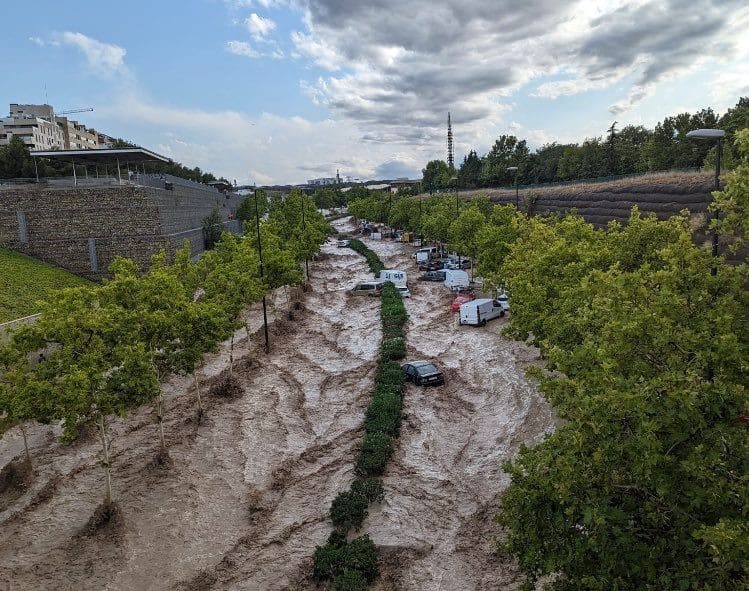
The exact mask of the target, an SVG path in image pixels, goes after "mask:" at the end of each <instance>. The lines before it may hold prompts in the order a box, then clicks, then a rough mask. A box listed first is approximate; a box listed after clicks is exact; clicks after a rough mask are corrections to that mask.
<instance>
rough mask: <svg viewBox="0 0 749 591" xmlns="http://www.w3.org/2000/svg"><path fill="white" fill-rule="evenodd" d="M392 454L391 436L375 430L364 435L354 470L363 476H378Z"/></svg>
mask: <svg viewBox="0 0 749 591" xmlns="http://www.w3.org/2000/svg"><path fill="white" fill-rule="evenodd" d="M392 454H393V438H392V437H390V435H388V434H387V433H383V432H381V431H375V432H374V433H367V434H366V435H365V436H364V443H363V444H362V446H361V449H360V450H359V457H358V458H356V471H357V472H358V473H359V474H361V475H363V476H380V475H381V474H382V473H383V472H384V471H385V466H387V463H388V460H389V459H390V456H391V455H392Z"/></svg>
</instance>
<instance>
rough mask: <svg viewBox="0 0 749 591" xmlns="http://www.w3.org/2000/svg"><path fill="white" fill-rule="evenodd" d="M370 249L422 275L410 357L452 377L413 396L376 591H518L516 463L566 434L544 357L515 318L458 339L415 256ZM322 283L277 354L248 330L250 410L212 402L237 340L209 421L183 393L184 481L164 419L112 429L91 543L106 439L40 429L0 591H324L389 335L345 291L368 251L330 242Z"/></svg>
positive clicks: (315, 267)
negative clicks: (502, 545)
mask: <svg viewBox="0 0 749 591" xmlns="http://www.w3.org/2000/svg"><path fill="white" fill-rule="evenodd" d="M347 223H348V222H347V220H339V221H337V222H336V225H337V226H338V227H339V228H340V229H347V225H346V224H347ZM369 244H370V245H371V246H372V247H373V248H375V249H376V250H377V251H378V252H379V253H380V256H381V257H382V258H383V260H385V261H386V262H388V263H390V264H391V266H393V267H396V266H397V267H399V268H401V267H402V268H405V269H406V270H407V271H408V272H409V274H410V277H409V283H410V284H411V291H412V293H413V297H412V298H411V299H410V300H407V302H406V307H407V309H408V312H409V314H410V319H409V336H408V340H409V355H410V356H411V357H413V358H417V357H418V358H434V359H435V360H436V361H437V362H438V363H439V364H440V365H441V366H442V367H443V368H444V369H445V370H446V371H447V383H446V385H445V386H442V387H440V388H433V389H428V390H425V389H419V388H415V387H413V386H409V387H408V390H407V392H406V399H405V412H406V414H407V418H406V420H405V422H404V425H403V429H402V433H401V437H400V440H399V443H398V451H397V452H396V454H395V456H394V458H393V460H392V461H391V464H390V466H389V468H388V471H387V474H386V477H385V501H384V502H383V503H382V505H380V506H373V507H372V508H371V510H370V516H369V517H368V519H367V520H366V522H365V524H364V527H363V531H364V532H366V533H370V534H371V535H372V537H373V539H374V540H375V542H376V543H377V544H378V545H379V546H382V547H383V548H384V556H385V558H386V560H384V561H383V577H382V579H381V580H380V581H379V582H378V584H377V586H378V587H379V588H380V589H444V590H452V589H455V590H459V589H509V588H513V587H515V586H516V585H517V582H518V580H519V579H518V575H517V570H516V568H515V567H514V565H513V564H512V563H511V562H509V561H506V560H504V559H502V558H501V557H497V556H495V555H493V554H492V552H493V541H492V539H493V537H494V536H496V535H498V534H499V532H498V531H497V529H496V526H495V525H494V523H493V521H492V516H493V515H494V514H495V513H496V512H497V511H498V510H499V504H498V497H499V493H500V492H501V490H502V489H503V488H504V487H505V486H506V484H507V479H506V476H505V475H504V474H503V472H502V470H501V466H500V464H501V461H502V460H503V459H504V458H507V457H511V456H512V455H513V454H514V453H515V452H516V451H517V449H518V447H519V445H520V444H521V443H531V442H533V441H537V440H539V439H540V438H541V437H542V436H543V433H544V432H547V431H549V430H550V429H551V428H552V424H553V422H552V415H551V412H550V410H549V408H548V406H547V405H546V404H545V403H544V402H543V400H542V399H541V398H540V397H539V395H538V394H537V392H536V391H535V389H534V388H533V387H532V386H531V385H529V384H528V383H527V382H526V380H525V379H524V378H523V367H525V366H526V365H527V364H528V363H530V362H534V361H535V360H536V359H537V357H536V353H535V351H534V350H532V349H530V348H527V347H525V346H523V345H521V344H518V343H514V342H512V341H508V340H506V339H504V338H503V337H500V336H498V334H497V333H498V329H499V328H500V326H501V324H500V323H501V322H504V321H495V322H493V323H490V324H489V325H488V326H487V327H485V328H483V329H474V328H469V327H458V326H457V324H456V323H455V321H454V318H453V317H452V315H451V314H450V313H449V311H448V305H449V301H450V300H449V297H448V296H447V295H446V292H445V289H444V288H443V287H442V286H441V285H438V284H425V283H419V282H417V281H416V276H417V273H416V269H415V266H414V265H413V264H412V263H411V262H410V261H409V260H408V258H407V254H408V253H406V252H405V250H406V247H403V246H401V245H399V244H394V243H378V242H370V243H369ZM311 275H312V278H311V286H312V290H311V291H310V292H308V293H306V294H304V295H303V298H302V300H303V309H302V310H297V311H295V312H294V314H295V318H294V320H293V321H290V320H289V319H288V318H287V310H288V294H287V293H286V292H285V291H282V292H281V293H278V294H274V297H273V298H271V304H272V305H271V307H270V316H271V319H272V320H273V321H274V322H273V324H272V327H271V340H272V350H271V353H270V354H269V355H267V356H266V355H265V354H264V353H263V352H262V346H261V345H262V330H261V328H260V327H261V323H262V314H261V311H260V307H259V306H254V307H253V308H252V309H250V310H248V313H247V321H248V326H249V330H250V336H249V338H247V334H246V331H245V330H244V329H242V330H241V331H239V332H238V333H237V335H236V345H235V350H234V358H235V370H234V371H235V374H236V375H237V376H238V379H239V382H240V384H241V387H242V391H243V394H242V395H241V396H240V397H237V398H235V399H228V400H227V399H221V398H217V397H211V396H209V395H208V394H207V392H206V391H207V390H208V389H209V388H210V386H211V385H212V384H213V383H214V382H216V381H218V380H220V379H221V378H222V377H223V376H224V375H225V374H226V372H227V367H228V360H229V348H230V344H229V342H227V343H224V344H222V346H221V349H220V351H219V352H218V353H215V354H211V355H207V356H206V359H205V364H204V366H203V368H202V369H201V371H200V372H199V374H198V375H199V379H200V381H201V384H202V388H203V391H204V397H205V416H204V418H203V421H202V423H201V424H200V425H198V424H197V422H196V421H195V390H194V381H193V378H192V376H181V377H180V376H175V377H174V378H172V379H171V380H170V381H169V382H168V383H167V384H165V386H164V389H165V393H166V400H167V413H166V425H165V426H166V435H167V440H168V443H169V453H170V457H171V465H167V466H163V465H158V464H155V463H154V458H155V457H156V452H157V450H158V434H157V428H156V425H155V424H154V422H153V416H152V409H151V408H150V407H144V408H142V409H140V410H139V411H138V412H136V413H133V414H132V415H130V416H129V417H128V418H127V419H124V420H122V419H116V420H113V421H112V422H111V425H110V427H111V430H112V435H113V443H112V451H113V479H114V480H113V482H114V490H115V496H116V498H117V501H118V503H119V505H120V509H121V518H120V519H119V520H118V521H116V522H115V524H114V525H112V526H109V527H107V528H104V529H102V530H99V531H97V532H94V533H91V531H89V530H87V524H88V522H89V519H90V517H91V516H92V514H93V513H94V511H95V509H96V507H97V505H98V504H99V503H100V501H101V498H102V496H103V488H104V486H103V479H102V471H101V468H100V467H99V464H98V459H99V454H100V448H101V446H100V444H99V442H98V440H97V438H96V433H91V434H88V435H85V436H84V437H82V438H81V439H80V440H79V441H78V442H76V443H75V444H73V445H69V446H65V445H62V444H60V443H59V442H58V441H57V439H56V436H57V435H59V431H58V430H57V429H56V428H55V427H50V426H41V425H40V426H34V427H30V429H29V441H30V444H31V452H32V455H33V458H34V462H35V466H34V475H33V478H31V479H30V481H29V484H28V486H27V487H26V488H25V489H21V488H18V487H10V488H8V489H7V490H5V491H4V492H0V589H2V588H3V587H2V583H3V582H4V581H5V580H12V582H13V583H12V584H13V586H12V587H11V588H12V589H13V590H14V591H26V590H29V591H31V590H33V591H36V590H67V589H70V590H88V589H91V590H112V591H113V590H139V589H149V590H150V589H153V590H162V589H163V590H167V589H186V590H187V589H189V590H207V589H214V590H265V589H287V588H291V589H309V588H314V585H313V583H312V582H311V581H310V580H309V572H310V569H311V555H312V552H313V551H314V547H315V545H318V544H321V543H323V542H324V541H325V539H326V538H327V536H328V534H329V532H330V522H329V520H328V518H327V511H328V508H329V507H330V502H331V501H332V499H333V497H334V496H335V495H336V494H337V493H338V492H339V491H341V490H343V489H344V488H345V487H347V486H348V484H349V482H350V481H351V479H352V478H353V458H354V454H355V450H356V447H357V445H358V444H359V442H360V441H361V437H362V429H361V423H362V419H363V413H364V409H365V407H366V405H367V403H368V401H369V397H370V394H371V390H372V379H373V375H374V366H375V363H374V362H375V360H376V356H377V349H378V345H379V341H380V321H379V301H376V300H372V299H370V298H353V297H350V296H348V295H347V293H346V290H347V289H349V288H350V287H351V286H353V285H354V284H355V283H356V282H358V281H361V280H364V279H368V278H370V277H371V275H370V274H369V272H368V270H367V268H366V266H365V263H364V261H363V259H362V258H361V257H360V256H359V255H356V254H355V253H353V252H352V251H350V250H348V249H337V248H335V246H333V244H332V243H330V244H328V245H326V246H325V247H324V248H323V255H322V257H321V258H320V260H318V261H316V262H315V263H314V264H312V265H311ZM22 454H23V443H22V439H21V436H20V432H19V431H18V429H11V430H10V431H8V432H7V433H6V434H5V435H4V436H3V438H2V440H0V467H2V466H6V465H7V464H8V463H9V462H11V461H15V462H16V463H18V462H19V461H20V459H21V458H22ZM0 480H1V479H0ZM0 488H2V487H1V486H0ZM393 565H397V567H395V566H393Z"/></svg>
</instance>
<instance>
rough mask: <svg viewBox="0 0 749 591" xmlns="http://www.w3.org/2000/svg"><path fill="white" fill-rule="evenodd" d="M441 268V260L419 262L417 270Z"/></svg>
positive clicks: (436, 269)
mask: <svg viewBox="0 0 749 591" xmlns="http://www.w3.org/2000/svg"><path fill="white" fill-rule="evenodd" d="M442 268H443V265H442V261H427V262H425V263H419V271H438V270H440V269H442Z"/></svg>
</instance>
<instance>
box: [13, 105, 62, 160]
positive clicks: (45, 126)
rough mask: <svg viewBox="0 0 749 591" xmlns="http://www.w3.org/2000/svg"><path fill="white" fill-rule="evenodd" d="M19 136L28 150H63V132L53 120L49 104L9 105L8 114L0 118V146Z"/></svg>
mask: <svg viewBox="0 0 749 591" xmlns="http://www.w3.org/2000/svg"><path fill="white" fill-rule="evenodd" d="M16 136H18V137H20V138H21V140H23V143H24V144H26V146H27V147H28V149H29V150H55V149H58V150H64V149H65V134H64V132H63V129H62V127H61V126H60V125H58V124H57V123H56V122H55V120H54V111H53V109H52V106H51V105H17V104H11V105H10V116H8V117H4V118H3V119H0V146H3V145H4V146H7V145H8V144H9V143H10V142H11V140H12V139H13V138H14V137H16Z"/></svg>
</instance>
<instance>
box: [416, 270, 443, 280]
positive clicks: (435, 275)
mask: <svg viewBox="0 0 749 591" xmlns="http://www.w3.org/2000/svg"><path fill="white" fill-rule="evenodd" d="M444 280H445V271H427V272H426V273H424V274H423V275H422V276H421V277H419V281H440V282H442V281H444Z"/></svg>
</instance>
